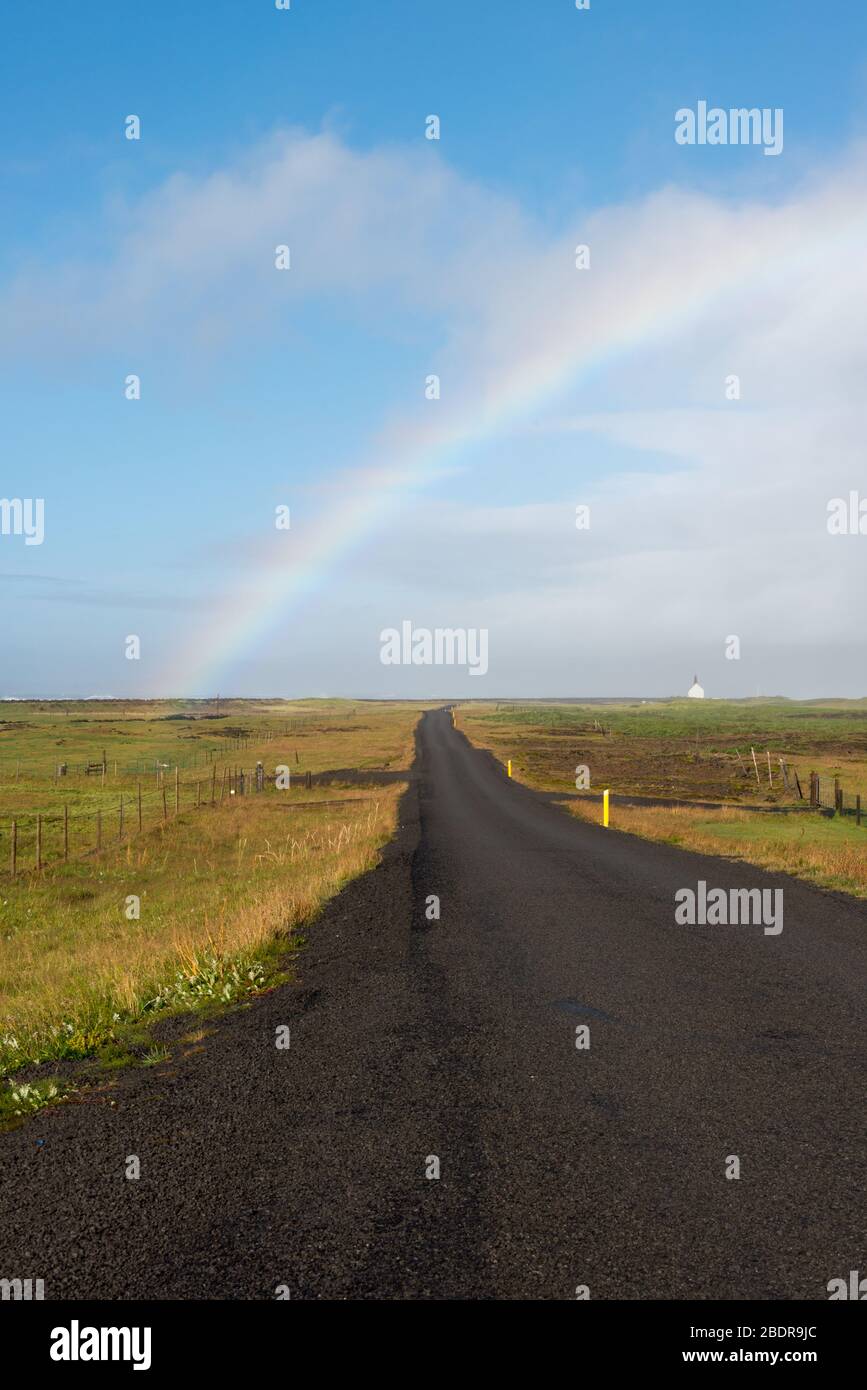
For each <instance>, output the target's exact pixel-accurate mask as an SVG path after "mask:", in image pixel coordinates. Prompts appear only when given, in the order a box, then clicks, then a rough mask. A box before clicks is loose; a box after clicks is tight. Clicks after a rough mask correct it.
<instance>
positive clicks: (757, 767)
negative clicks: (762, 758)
mask: <svg viewBox="0 0 867 1390" xmlns="http://www.w3.org/2000/svg"><path fill="white" fill-rule="evenodd" d="M750 752H751V753H752V755H753V767H754V768H755V772H756V785H757V786H759V787H760V786H761V785H762V779H761V777H760V776H759V765H758V763H757V762H756V750H755V748H751V749H750Z"/></svg>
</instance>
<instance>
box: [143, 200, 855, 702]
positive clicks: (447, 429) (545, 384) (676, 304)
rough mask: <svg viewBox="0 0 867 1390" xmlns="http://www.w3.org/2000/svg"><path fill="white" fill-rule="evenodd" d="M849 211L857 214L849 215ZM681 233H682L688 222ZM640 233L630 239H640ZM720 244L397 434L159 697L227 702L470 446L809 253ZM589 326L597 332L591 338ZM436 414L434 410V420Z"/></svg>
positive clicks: (267, 550) (166, 673) (171, 668)
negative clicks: (254, 658) (337, 566)
mask: <svg viewBox="0 0 867 1390" xmlns="http://www.w3.org/2000/svg"><path fill="white" fill-rule="evenodd" d="M847 211H851V212H852V213H855V211H856V209H854V208H850V209H847ZM859 211H860V210H859ZM838 212H839V210H838ZM814 215H816V214H815V213H814ZM861 220H862V219H861V218H860V216H859V222H860V221H861ZM683 222H684V224H686V226H685V228H684V231H685V233H688V223H689V217H688V212H687V213H685V215H684V218H683ZM850 230H851V228H845V227H843V228H841V226H840V224H839V221H838V223H837V225H836V226H833V227H832V226H831V225H830V223H829V225H828V227H827V231H826V236H825V237H824V238H823V241H824V243H825V249H826V250H828V249H829V248H828V243H829V242H832V241H838V240H842V239H843V238H846V239H847V240H848V233H849V231H850ZM729 232H730V228H729ZM639 234H640V233H639V231H636V236H639ZM781 239H782V240H783V241H786V240H788V247H787V252H788V254H786V255H783V254H781V252H782V247H781V245H780V242H781ZM817 240H818V238H817V237H815V236H814V237H813V238H811V244H810V247H809V260H811V261H812V262H813V263H814V264H815V259H816V255H817V244H816V243H817ZM715 241H716V243H717V244H716V246H715V248H714V249H716V250H717V251H718V255H716V256H710V255H708V256H706V257H705V258H703V260H702V261H701V263H690V262H689V261H687V263H686V264H685V265H684V264H678V261H677V255H676V251H675V252H674V253H673V255H672V257H671V259H670V263H669V264H668V265H667V266H665V267H661V266H659V265H658V264H657V265H656V266H655V267H654V265H653V264H652V262H651V263H650V265H649V268H648V269H647V272H646V274H645V276H644V279H643V281H642V286H641V290H640V292H639V293H637V294H633V295H631V296H630V295H629V294H627V293H625V292H624V288H625V287H621V288H620V293H619V294H617V293H616V291H612V289H611V286H610V285H609V286H608V287H607V288H606V289H605V290H604V295H605V299H604V304H603V305H602V307H603V308H604V313H603V314H600V312H599V308H600V305H599V304H596V305H595V306H594V313H593V314H592V315H584V316H582V317H577V316H576V315H574V314H573V315H571V316H569V315H567V314H565V313H564V316H563V321H562V322H561V323H560V325H559V330H558V331H556V332H553V333H550V334H549V335H548V336H547V337H546V338H545V341H543V342H542V341H540V342H539V343H538V344H536V345H534V347H533V348H531V349H528V350H527V351H526V352H525V354H524V355H523V356H522V357H521V359H520V360H519V361H518V362H517V363H516V364H515V365H514V366H512V367H511V368H510V369H506V370H502V369H500V370H498V371H497V373H496V377H495V378H493V379H492V380H491V381H489V382H488V384H487V385H486V386H485V387H484V388H483V389H482V390H481V392H480V393H479V396H478V397H477V398H476V399H474V400H473V401H472V402H470V401H465V402H464V404H463V405H462V406H461V407H460V408H456V409H452V410H451V411H450V413H449V414H448V416H447V417H446V422H445V423H444V424H437V425H431V424H425V425H417V426H413V425H406V424H405V425H404V426H403V427H402V428H401V429H400V431H399V432H394V433H392V435H391V436H390V438H389V439H388V440H386V441H385V442H384V443H383V445H382V447H381V449H380V450H379V453H378V456H377V458H376V462H372V463H367V464H366V465H364V466H362V467H360V468H358V469H357V470H354V471H353V472H352V473H351V474H349V475H348V478H347V486H345V487H342V488H341V491H340V493H339V494H337V497H336V500H334V501H332V502H331V503H330V504H326V505H325V506H323V507H322V508H321V510H320V512H319V514H318V515H317V516H316V517H315V518H314V519H313V520H312V521H311V522H310V523H309V524H307V523H305V524H304V526H303V527H302V528H301V529H298V528H296V529H291V530H287V531H282V532H278V531H276V530H275V532H274V535H273V537H272V538H271V540H270V541H269V543H268V544H267V545H266V546H265V547H264V554H263V558H262V560H261V562H260V563H259V565H258V566H257V568H256V570H255V572H254V573H252V574H251V575H250V582H249V585H248V586H246V587H244V588H240V589H238V590H237V592H235V593H234V594H232V595H230V596H229V597H228V598H227V599H226V600H225V602H224V603H223V604H222V605H218V606H217V607H216V609H215V611H214V612H213V613H212V614H210V615H209V617H208V619H207V620H206V621H205V622H204V623H203V624H202V625H201V627H200V628H199V629H198V631H197V632H196V633H195V634H194V636H193V638H192V640H191V641H190V642H189V643H188V644H187V645H186V646H185V647H184V649H183V651H182V652H181V653H176V654H174V655H173V656H172V658H171V660H170V661H169V662H167V664H166V665H165V667H164V669H163V671H162V674H161V677H160V679H159V681H158V686H159V688H160V689H161V690H163V691H164V692H165V693H166V694H172V695H183V696H188V697H192V696H197V697H203V696H209V695H213V694H215V693H216V692H217V691H218V690H221V691H224V692H226V693H229V694H231V690H230V689H229V687H230V685H231V677H232V674H233V671H234V669H235V668H236V666H237V664H238V663H240V662H242V661H243V660H244V659H245V658H247V657H249V656H250V655H251V654H252V653H254V652H255V651H256V649H257V647H258V646H259V644H260V643H261V642H263V641H264V640H266V639H267V638H268V636H269V635H270V634H272V633H273V632H274V630H275V628H276V627H277V625H278V624H279V622H280V621H281V619H283V618H284V616H285V614H286V613H287V612H288V611H289V610H290V609H291V608H292V606H293V605H297V604H299V603H301V602H302V601H303V600H304V599H305V597H307V596H309V595H310V594H312V593H313V592H314V591H315V590H316V588H317V587H318V586H319V585H320V584H321V583H323V582H324V580H325V578H326V577H327V575H328V573H329V571H330V569H331V568H332V567H333V565H334V563H335V561H336V560H337V559H338V557H341V556H343V555H345V554H347V553H350V552H351V551H352V549H353V548H354V547H356V546H357V545H358V544H359V543H360V542H361V541H362V540H363V539H364V538H365V537H366V536H368V535H369V534H370V533H371V532H373V531H375V530H377V529H379V528H382V527H384V526H385V525H387V524H388V522H389V521H390V520H391V519H392V518H393V517H395V516H396V515H397V513H398V511H399V509H400V507H401V505H402V504H405V503H406V501H407V498H408V497H409V496H411V494H412V493H413V492H414V491H418V490H421V489H424V488H427V487H429V486H430V485H431V484H432V483H433V482H435V481H436V480H438V479H441V478H442V477H443V476H444V475H447V474H448V473H449V472H453V471H454V470H455V468H456V467H458V466H459V465H460V461H461V457H462V456H463V455H465V454H466V452H467V451H468V450H469V449H470V448H471V447H472V446H473V445H474V444H475V443H476V442H478V441H481V440H486V439H490V438H491V437H495V436H496V435H497V434H498V433H500V432H502V431H504V430H505V429H506V428H507V427H508V426H509V425H510V424H511V423H512V422H514V421H515V420H518V419H520V418H521V417H522V416H526V415H527V414H528V413H529V412H531V411H532V410H533V409H535V408H536V407H538V406H539V405H540V404H542V403H543V402H544V401H545V400H546V399H547V398H550V397H552V396H554V395H555V394H556V393H557V392H558V391H561V390H562V389H563V388H564V387H566V386H568V385H569V384H570V383H573V382H575V381H576V380H579V379H580V377H581V374H582V373H586V372H587V371H589V370H590V369H591V368H595V367H598V366H599V365H602V364H604V363H606V362H607V361H609V360H610V359H612V358H613V357H615V356H617V355H620V354H624V353H626V352H629V351H631V350H633V349H635V348H637V347H638V346H640V345H643V344H646V343H647V342H648V341H650V340H652V339H653V338H655V337H662V336H664V335H665V334H667V333H669V332H670V331H671V330H672V329H673V328H675V327H677V326H678V324H679V323H681V322H683V321H685V320H687V319H688V318H689V317H691V316H694V315H695V314H697V313H699V312H701V311H702V309H704V308H705V307H706V306H708V305H710V304H711V303H712V302H713V301H714V300H715V299H718V298H721V297H722V296H724V295H730V294H731V293H732V291H733V289H738V290H743V289H745V288H749V284H750V280H751V279H752V278H754V277H755V278H760V277H762V275H764V276H765V277H769V276H770V275H773V276H774V278H776V277H777V276H779V275H780V274H781V273H785V272H786V271H787V270H788V269H789V268H791V267H793V266H794V267H795V268H797V266H798V265H799V264H802V263H803V261H804V257H805V254H806V253H805V248H804V245H803V242H799V241H798V239H797V234H796V229H795V228H793V229H792V231H791V234H790V236H788V237H787V236H785V235H784V237H783V238H781V237H780V228H779V227H778V226H777V227H775V226H774V219H773V216H770V217H768V218H767V220H766V222H765V224H764V225H763V228H762V235H761V236H758V237H756V238H755V239H754V240H753V241H752V242H751V243H747V244H746V245H740V246H737V245H735V246H732V243H731V240H730V239H728V240H727V239H726V237H724V236H722V235H720V236H719V237H718V238H716V239H715ZM575 273H576V274H577V273H578V272H575ZM583 273H585V274H586V273H587V272H583ZM590 273H591V274H592V272H590ZM567 318H568V322H567V321H566V320H567ZM588 319H589V320H590V321H592V323H593V325H594V327H593V329H592V331H591V329H590V328H589V326H588V324H587V320H588ZM600 320H601V321H602V322H603V323H604V329H603V330H602V331H601V332H599V330H598V327H597V326H596V325H598V323H599V322H600ZM443 404H444V403H443V402H437V403H433V402H432V403H430V410H431V416H430V418H431V419H433V418H434V412H439V411H440V410H441V409H442V408H443ZM444 415H445V411H444V410H443V414H442V415H440V414H437V417H436V418H437V419H440V420H441V419H443V416H444ZM293 527H295V520H294V516H293Z"/></svg>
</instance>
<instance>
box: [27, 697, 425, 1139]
mask: <svg viewBox="0 0 867 1390" xmlns="http://www.w3.org/2000/svg"><path fill="white" fill-rule="evenodd" d="M188 708H191V707H188ZM68 710H69V712H68V713H66V712H65V710H64V709H63V708H61V709H58V708H57V707H52V706H46V705H42V706H34V707H29V706H28V707H24V706H16V707H15V711H14V713H15V720H14V721H7V723H6V725H5V726H4V729H3V732H2V734H0V766H2V768H3V770H4V773H5V776H4V780H3V784H2V796H3V810H4V813H5V815H6V816H10V815H15V816H16V817H17V818H18V819H19V821H20V823H21V824H24V823H26V821H27V817H28V815H32V814H33V813H34V811H35V808H36V807H40V808H41V809H42V810H43V811H45V812H46V813H53V812H56V810H57V806H58V803H59V800H60V799H61V798H62V799H63V800H64V801H65V802H67V803H68V802H69V801H72V802H73V804H74V806H75V809H76V812H78V813H81V814H82V816H83V817H84V818H87V817H89V816H92V815H93V813H94V810H95V808H98V806H99V805H100V802H102V804H103V805H104V806H105V807H106V808H107V809H110V808H111V806H112V804H116V803H117V800H118V796H119V794H120V792H121V790H122V789H124V788H126V790H127V792H128V794H130V795H131V794H132V789H133V788H134V786H135V780H134V779H136V778H137V777H138V776H139V775H140V774H139V771H138V767H137V766H136V764H144V763H147V762H151V763H155V762H156V761H157V760H159V761H162V762H166V763H168V764H169V766H170V768H172V769H173V767H174V766H175V765H177V766H182V767H183V768H184V772H185V780H184V781H183V782H182V783H181V785H182V786H185V787H186V788H187V792H188V795H187V796H186V798H185V799H182V801H181V810H180V814H177V815H176V814H175V813H174V809H173V796H174V782H173V780H172V782H171V798H172V799H171V800H170V808H171V809H170V813H169V815H168V818H167V819H166V820H163V819H162V810H161V808H160V814H159V817H158V819H157V820H156V821H155V822H154V823H153V824H148V823H146V824H145V828H144V830H143V831H142V832H141V833H139V832H137V828H136V825H135V821H134V820H133V821H132V822H131V823H130V822H127V833H126V836H125V838H124V840H123V841H118V840H117V837H116V831H114V832H113V833H114V839H113V840H112V841H111V842H110V843H104V846H103V849H102V851H101V852H100V853H95V852H93V851H92V850H91V851H90V852H88V853H86V854H81V855H79V856H78V857H74V856H72V857H70V859H69V860H68V861H67V862H62V861H59V860H53V861H52V862H50V863H49V864H48V866H47V867H45V868H44V869H43V870H42V871H41V872H35V871H34V870H33V869H32V868H28V869H27V871H25V872H19V873H18V875H17V876H16V878H15V879H13V878H12V877H11V875H10V873H9V871H8V868H7V869H6V870H5V871H4V872H3V874H2V875H0V1076H4V1077H6V1078H7V1081H6V1084H5V1086H2V1085H0V1119H2V1118H3V1117H4V1115H5V1117H6V1118H7V1119H8V1118H9V1117H13V1118H15V1117H17V1116H18V1115H19V1114H24V1113H28V1112H29V1111H30V1110H34V1109H36V1108H38V1107H39V1106H40V1105H41V1104H42V1103H44V1102H45V1100H47V1099H51V1098H52V1095H53V1093H54V1092H55V1089H56V1088H57V1087H58V1086H59V1085H60V1083H59V1082H58V1081H57V1079H56V1077H55V1076H53V1075H52V1067H53V1066H54V1065H55V1064H63V1063H66V1062H70V1061H75V1060H77V1059H82V1058H95V1059H96V1061H97V1063H98V1064H99V1067H100V1068H101V1069H105V1068H106V1067H112V1066H115V1065H117V1064H119V1063H123V1064H126V1063H129V1062H132V1061H138V1062H144V1063H148V1062H149V1061H154V1060H161V1052H160V1049H159V1048H156V1049H155V1048H154V1047H153V1046H152V1043H151V1041H149V1028H150V1024H151V1023H152V1022H153V1021H154V1020H155V1019H157V1018H164V1017H166V1016H167V1015H169V1014H171V1013H178V1012H181V1013H184V1012H188V1011H190V1010H193V1009H198V1010H205V1011H209V1010H212V1009H214V1008H220V1007H226V1006H227V1005H230V1004H237V1003H239V1002H241V1001H243V999H244V998H245V997H247V996H249V995H250V994H253V993H255V992H257V991H258V990H261V989H262V988H264V987H266V986H268V985H269V984H272V983H273V982H274V981H275V980H277V979H280V978H285V977H286V972H287V970H291V961H292V957H293V954H294V952H295V951H296V950H297V946H298V942H299V939H300V938H299V932H301V931H303V928H304V926H305V925H306V924H307V923H309V922H310V921H311V920H312V918H313V917H314V916H315V914H316V912H317V911H318V910H319V908H320V907H321V905H322V904H323V903H324V902H325V901H326V900H327V899H328V898H329V897H331V896H332V895H333V894H334V893H335V892H337V891H338V890H339V888H340V887H341V886H342V885H343V884H344V883H346V882H347V881H348V880H349V879H350V878H352V877H353V876H355V875H356V874H358V873H360V872H362V871H363V870H365V869H366V868H369V867H371V866H372V865H373V864H375V863H376V862H377V859H378V856H379V853H380V850H381V848H382V846H383V845H384V844H385V843H386V842H387V840H388V839H389V838H390V836H391V834H392V833H393V830H394V826H395V823H396V815H397V802H398V798H399V795H400V792H401V790H402V789H403V785H404V784H403V783H401V782H397V783H395V784H391V785H388V786H382V785H375V778H374V777H373V776H372V774H373V772H374V771H375V770H386V771H390V772H394V771H399V770H401V769H405V768H408V766H409V763H410V761H411V758H412V749H413V738H414V734H413V731H414V727H415V724H416V722H417V719H418V716H419V709H418V707H416V706H412V705H405V706H401V705H394V706H385V705H370V706H368V705H361V704H350V703H349V702H336V701H335V702H306V703H305V704H303V705H289V704H281V705H276V704H275V705H270V706H268V707H264V706H262V705H260V704H251V705H250V707H249V708H248V707H247V705H246V703H245V704H243V705H241V704H238V705H233V706H232V707H231V708H229V709H226V710H225V712H224V713H223V714H221V724H222V733H221V734H220V733H217V734H215V732H214V730H213V727H212V726H213V724H214V722H215V721H212V720H207V721H206V720H199V719H194V720H186V719H185V720H172V719H167V718H166V714H171V713H174V712H175V710H174V709H173V708H172V706H165V707H162V708H161V707H160V706H155V705H153V704H149V705H146V706H144V705H143V706H123V707H121V709H114V708H110V709H109V708H106V707H105V706H100V707H99V708H96V707H95V706H94V704H93V703H92V702H88V703H87V704H86V705H84V706H81V705H78V706H76V705H71V706H69V707H68ZM73 719H74V720H77V721H79V722H77V723H76V724H74V725H73V726H72V728H74V729H75V733H74V734H73V733H71V731H70V730H69V721H70V720H73ZM223 721H225V722H224V723H223ZM10 723H11V727H10ZM235 730H237V731H239V732H230V731H235ZM60 738H64V739H65V745H64V746H65V750H66V752H65V756H66V757H67V758H68V759H69V762H70V764H71V763H72V761H73V753H72V751H71V750H72V748H74V750H75V753H76V755H78V757H79V758H80V759H81V760H82V761H86V760H88V759H89V758H90V756H91V754H92V753H93V752H94V750H95V751H96V756H97V758H99V759H100V760H101V757H102V748H103V747H105V749H106V763H107V767H110V768H111V771H110V772H108V771H107V774H106V777H105V781H104V782H103V778H102V775H101V773H100V774H99V775H95V776H93V777H87V778H86V777H84V775H83V774H73V773H72V772H70V773H69V774H68V775H67V776H66V777H63V778H60V779H58V780H57V781H55V779H54V777H53V775H52V772H51V760H52V758H53V756H54V755H53V753H52V749H53V748H55V747H57V746H58V740H59V739H60ZM221 739H222V742H221ZM121 740H124V742H123V749H122V751H121V747H120V742H121ZM296 747H297V750H298V761H297V762H296V760H295V749H296ZM115 751H117V754H118V757H117V763H118V767H117V771H116V772H115V770H114V766H113V763H114V758H113V757H112V754H113V753H114V752H115ZM191 755H194V757H195V755H197V760H194V759H193V758H191ZM257 756H261V757H262V760H263V763H265V766H266V770H268V771H270V772H272V773H273V769H274V767H275V766H277V765H278V764H282V765H285V766H289V767H290V769H291V770H292V772H293V773H294V772H295V770H296V768H297V769H298V771H299V772H301V773H303V772H304V771H306V770H307V769H310V770H311V771H313V772H321V771H327V770H331V769H354V770H357V772H358V773H359V777H358V779H357V780H356V781H355V782H354V783H353V784H352V785H351V786H350V785H346V784H345V783H346V782H347V781H348V779H344V784H343V785H342V784H341V782H340V781H339V780H338V781H337V782H336V784H334V785H323V786H315V785H314V786H313V788H312V789H310V790H308V789H306V788H305V787H304V782H303V778H300V777H296V778H294V779H293V781H292V784H291V786H290V788H288V789H278V787H277V786H276V784H275V782H274V781H270V782H268V781H266V783H265V786H264V789H263V790H262V791H260V792H255V791H250V790H249V786H250V783H249V782H248V784H247V785H248V791H247V794H246V795H244V796H241V795H239V794H236V795H234V796H230V795H225V796H224V798H223V801H222V804H221V803H220V802H219V801H217V804H216V805H213V806H212V805H211V804H210V802H209V800H203V802H202V804H201V805H199V806H197V805H196V803H195V800H194V799H193V796H192V790H193V788H194V786H195V780H196V776H195V774H196V773H197V772H201V773H202V774H203V777H204V779H205V780H206V781H207V786H208V790H209V792H210V787H211V782H210V778H211V775H212V774H211V769H212V767H213V766H216V767H218V768H219V769H221V777H220V779H219V780H220V781H222V780H223V779H222V770H223V769H229V768H231V767H233V766H238V767H240V766H246V767H248V768H249V767H250V766H251V765H252V764H254V763H255V761H256V757H257ZM212 759H213V761H212ZM182 760H183V761H182ZM16 764H17V766H18V778H17V781H16V778H15V765H16ZM10 769H11V775H10ZM365 773H368V774H371V776H370V779H369V784H368V783H365V780H364V775H365ZM200 780H201V779H200ZM216 780H217V779H215V781H216ZM225 785H229V783H228V781H227V782H226V784H225ZM236 785H237V784H236ZM74 798H77V799H74ZM160 801H161V797H160ZM0 824H2V822H0ZM25 848H26V845H25ZM34 1069H35V1070H34ZM61 1090H62V1086H61Z"/></svg>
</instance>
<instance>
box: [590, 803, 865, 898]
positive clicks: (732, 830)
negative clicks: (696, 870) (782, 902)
mask: <svg viewBox="0 0 867 1390" xmlns="http://www.w3.org/2000/svg"><path fill="white" fill-rule="evenodd" d="M569 810H570V811H571V812H572V814H573V815H576V816H579V817H580V818H581V819H582V820H589V821H592V822H594V823H596V824H598V823H599V822H600V820H601V807H600V806H599V804H598V802H597V803H593V802H591V801H589V800H584V801H582V800H575V801H573V802H570V803H569ZM611 826H612V827H613V828H614V829H617V830H625V831H627V832H628V833H629V834H632V835H640V836H642V837H643V838H644V839H648V840H663V841H665V842H667V843H668V844H673V845H679V846H681V847H682V848H683V849H691V850H697V851H699V852H700V853H703V854H717V855H723V856H726V857H728V858H732V859H742V860H745V861H746V862H747V863H749V864H758V865H759V866H760V867H761V868H764V869H774V870H780V871H782V872H784V873H788V874H792V875H794V877H796V878H803V879H807V880H809V881H810V882H812V883H816V884H819V885H821V886H822V887H825V888H837V889H841V890H842V891H844V892H847V893H851V894H853V895H855V896H857V897H867V827H865V826H864V825H862V826H861V827H860V829H859V828H858V827H857V826H856V825H855V823H854V821H853V820H851V819H849V818H843V819H841V818H840V817H834V818H827V817H824V816H819V815H816V814H813V813H810V812H795V813H791V814H780V815H774V814H770V813H767V812H756V811H746V810H740V809H736V808H726V809H725V810H720V811H706V810H699V809H696V808H693V807H663V806H618V805H616V804H615V805H613V806H612V808H611Z"/></svg>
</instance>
